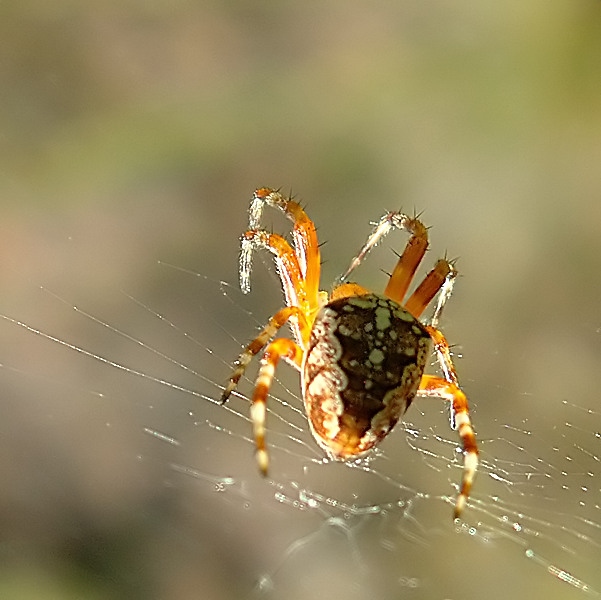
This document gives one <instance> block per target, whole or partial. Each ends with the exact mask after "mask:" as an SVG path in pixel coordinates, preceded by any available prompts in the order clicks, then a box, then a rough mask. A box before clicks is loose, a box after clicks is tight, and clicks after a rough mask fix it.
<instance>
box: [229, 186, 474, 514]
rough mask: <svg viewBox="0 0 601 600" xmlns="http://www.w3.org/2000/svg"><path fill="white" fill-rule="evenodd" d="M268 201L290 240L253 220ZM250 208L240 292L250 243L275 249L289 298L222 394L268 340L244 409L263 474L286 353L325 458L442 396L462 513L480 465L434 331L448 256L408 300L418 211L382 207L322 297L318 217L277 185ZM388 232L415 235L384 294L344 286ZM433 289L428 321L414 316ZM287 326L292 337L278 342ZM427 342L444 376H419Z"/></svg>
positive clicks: (419, 251) (447, 291)
mask: <svg viewBox="0 0 601 600" xmlns="http://www.w3.org/2000/svg"><path fill="white" fill-rule="evenodd" d="M265 206H271V207H273V208H277V209H279V210H281V211H282V212H283V213H284V214H285V215H286V216H287V217H288V218H289V219H290V220H291V221H292V222H293V223H294V226H293V245H290V244H289V243H288V241H287V240H286V239H285V238H284V237H282V236H281V235H279V234H277V233H269V232H268V231H266V230H264V229H261V228H260V221H261V216H262V213H263V209H264V207H265ZM249 215H250V219H249V228H248V231H246V232H245V233H244V234H243V235H242V238H241V253H240V286H241V288H242V291H243V292H245V293H248V292H249V291H250V272H251V267H252V254H253V251H254V250H255V249H257V248H264V249H267V250H268V251H270V252H271V253H272V254H273V255H274V260H275V264H276V266H277V270H278V274H279V277H280V279H281V282H282V286H283V289H284V296H285V300H286V306H285V307H284V308H282V309H280V310H278V311H277V312H276V313H275V314H274V315H273V316H272V317H271V318H270V319H269V321H268V323H267V325H266V326H265V327H264V328H263V330H262V331H261V332H260V333H259V335H258V336H257V337H256V338H255V339H254V340H252V341H251V342H250V344H248V346H247V347H246V348H245V349H244V351H243V352H242V353H241V354H240V356H239V357H238V359H237V360H236V361H235V363H234V368H233V372H232V375H231V377H230V378H229V380H228V382H227V385H226V386H225V388H224V390H223V394H222V396H221V402H222V403H225V402H226V401H227V399H228V397H229V396H230V394H231V393H232V392H233V391H234V390H235V389H236V387H237V385H238V382H239V381H240V378H241V377H242V375H243V374H244V372H245V370H246V368H247V366H248V365H249V363H250V361H251V360H252V358H253V357H254V356H255V355H257V354H258V353H259V352H261V350H263V348H265V350H264V352H263V357H262V359H261V366H260V368H259V373H258V376H257V380H256V384H255V388H254V392H253V396H252V401H251V407H250V415H251V421H252V425H253V433H254V439H255V444H256V455H257V460H258V463H259V468H260V471H261V472H262V474H263V475H267V471H268V467H269V456H268V453H267V447H266V444H265V414H266V401H267V396H268V394H269V389H270V386H271V383H272V380H273V377H274V373H275V369H276V366H277V364H278V362H279V360H280V359H281V358H283V359H285V360H286V361H287V362H288V363H290V364H291V365H293V366H294V367H296V368H297V369H298V370H299V371H300V373H301V388H302V396H303V401H304V405H305V412H306V415H307V419H308V421H309V425H310V429H311V433H312V434H313V437H314V438H315V440H316V441H317V443H318V444H319V446H320V447H321V448H322V449H323V450H324V451H325V453H326V454H327V455H328V456H329V457H330V458H332V459H337V460H348V459H354V458H359V457H362V456H364V455H365V454H366V453H367V452H369V450H370V449H372V448H373V447H374V446H376V445H377V444H378V443H379V442H381V441H382V440H383V439H384V438H385V437H386V436H387V435H388V433H389V432H390V431H391V430H392V428H393V427H394V425H395V424H396V423H397V421H398V420H399V419H400V418H401V417H402V415H403V414H404V413H405V411H406V410H407V408H409V405H410V404H411V402H412V400H413V398H414V397H415V396H416V395H417V396H428V397H437V398H442V399H444V400H447V401H448V402H449V403H450V407H451V426H452V427H453V428H454V429H458V432H459V437H460V438H461V441H462V443H463V454H464V466H463V478H462V481H461V486H460V488H459V493H458V495H457V498H456V501H455V508H454V518H457V517H459V515H460V514H461V512H462V511H463V509H464V508H465V505H466V502H467V498H468V496H469V493H470V489H471V486H472V481H473V479H474V476H475V473H476V467H477V465H478V449H477V446H476V437H475V434H474V430H473V429H472V425H471V422H470V417H469V410H468V402H467V398H466V396H465V394H464V393H463V391H462V390H461V388H460V387H459V383H458V380H457V374H456V372H455V367H454V366H453V362H452V360H451V353H450V350H449V344H448V343H447V340H446V338H445V337H444V335H443V334H442V332H441V331H440V330H439V329H438V322H439V319H440V315H441V312H442V309H443V307H444V305H445V303H446V302H447V300H448V299H449V297H450V295H451V291H452V288H453V283H454V280H455V277H456V275H457V272H456V270H455V268H454V264H453V261H448V260H447V259H446V258H443V259H440V260H439V261H438V262H437V263H436V264H435V266H434V268H433V269H432V270H431V271H430V272H429V273H428V274H427V275H426V277H425V278H424V280H423V281H422V282H421V283H420V284H419V285H418V286H417V288H416V289H415V291H414V292H413V293H412V294H411V295H410V296H409V297H408V298H407V299H406V300H405V301H404V298H405V296H406V294H407V291H408V289H409V286H410V284H411V281H412V280H413V277H414V275H415V272H416V270H417V268H418V266H419V264H420V262H421V261H422V259H423V257H424V254H425V253H426V250H427V249H428V231H427V229H426V227H425V226H424V225H423V224H422V223H421V221H419V219H418V218H417V217H413V218H412V217H408V216H407V215H405V214H402V213H400V212H389V213H387V214H385V215H384V216H383V217H382V218H381V219H380V221H379V222H378V223H377V224H376V227H375V228H374V230H373V231H372V233H371V235H370V236H369V237H368V239H367V241H366V243H365V245H364V246H363V247H362V248H361V250H360V252H359V254H358V255H357V256H356V257H355V258H353V260H352V261H351V264H350V266H349V268H348V269H347V271H346V272H345V273H344V274H343V275H342V276H340V277H339V278H338V279H337V280H336V283H335V285H334V286H333V289H332V291H331V293H330V294H328V293H327V292H324V291H320V290H319V277H320V269H321V263H320V250H319V243H318V240H317V233H316V229H315V225H314V223H313V221H311V219H310V218H309V217H308V216H307V214H306V213H305V211H304V210H303V208H302V207H301V206H300V205H299V204H298V202H296V201H294V200H293V199H292V198H286V197H284V196H283V195H282V194H281V193H280V192H279V191H278V190H272V189H269V188H260V189H258V190H256V191H255V193H254V196H253V199H252V201H251V204H250V209H249ZM392 229H402V230H406V231H407V232H409V234H410V238H409V241H408V242H407V245H406V246H405V249H404V251H403V253H402V254H401V255H400V257H399V259H398V262H397V264H396V267H395V268H394V270H393V272H392V274H391V275H390V278H389V280H388V284H387V286H386V288H385V290H384V294H376V293H372V292H371V291H370V290H368V289H366V288H365V287H363V286H361V285H359V284H357V283H351V282H348V281H347V279H348V277H349V275H350V274H351V273H352V272H353V271H354V269H355V268H356V267H357V266H358V265H359V264H360V263H361V262H362V261H363V259H364V258H365V257H366V256H367V254H368V253H369V251H370V250H371V249H372V248H373V247H374V246H375V245H376V244H377V243H378V242H379V241H380V240H381V239H382V238H383V237H384V236H385V235H386V234H387V233H388V232H389V231H391V230H392ZM437 294H438V299H437V303H436V306H435V309H434V313H433V316H432V318H431V319H430V321H429V322H423V321H421V320H420V317H421V315H422V313H423V312H424V310H425V309H426V307H427V306H428V305H429V304H430V302H431V301H432V300H433V298H434V297H435V296H436V295H437ZM285 323H288V324H289V325H290V327H291V329H292V333H293V336H294V339H290V338H285V337H278V338H276V339H273V338H274V337H275V335H276V334H277V332H278V331H279V329H280V328H281V327H282V326H283V325H284V324H285ZM270 340H271V341H270ZM431 343H432V344H433V345H434V350H435V352H436V356H437V359H438V362H439V364H440V368H441V370H442V375H443V377H439V376H435V375H427V374H424V367H425V365H426V362H427V360H428V356H429V354H430V346H431Z"/></svg>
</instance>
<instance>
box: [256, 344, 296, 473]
mask: <svg viewBox="0 0 601 600" xmlns="http://www.w3.org/2000/svg"><path fill="white" fill-rule="evenodd" d="M280 358H285V359H286V360H288V362H290V363H292V364H295V365H296V366H297V367H298V368H299V369H300V366H301V362H302V358H303V351H302V348H301V347H300V346H299V345H298V344H296V343H295V342H293V341H292V340H291V339H288V338H278V339H277V340H274V341H273V342H271V344H269V346H267V348H266V349H265V353H264V354H263V358H262V359H261V368H260V369H259V374H258V375H257V382H256V384H255V391H254V393H253V397H252V404H251V406H250V418H251V421H252V424H253V433H254V437H255V445H256V452H257V461H258V463H259V469H260V470H261V473H262V474H263V475H267V470H268V468H269V455H268V454H267V446H266V445H265V414H266V404H267V396H268V394H269V388H270V387H271V382H272V381H273V376H274V373H275V368H276V366H277V364H278V362H279V360H280Z"/></svg>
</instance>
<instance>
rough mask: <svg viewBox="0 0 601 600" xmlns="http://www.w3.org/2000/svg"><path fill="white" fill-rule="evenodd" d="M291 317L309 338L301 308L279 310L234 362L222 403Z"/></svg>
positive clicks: (289, 307)
mask: <svg viewBox="0 0 601 600" xmlns="http://www.w3.org/2000/svg"><path fill="white" fill-rule="evenodd" d="M291 317H294V318H295V319H296V321H297V323H296V324H297V325H298V328H299V329H300V331H301V334H302V336H303V337H305V336H306V337H307V339H308V338H309V335H310V333H311V331H310V326H309V324H308V322H307V319H306V318H305V315H304V313H303V312H302V311H301V310H300V308H298V307H296V306H286V307H285V308H282V309H281V310H279V311H278V312H277V313H275V315H273V317H271V319H269V322H268V323H267V325H265V327H264V328H263V331H261V333H259V335H258V336H257V337H256V338H255V339H254V340H253V341H252V342H251V343H250V344H248V346H247V347H246V348H245V349H244V351H243V352H242V354H240V356H239V357H238V359H237V360H236V362H235V363H234V365H235V368H234V371H233V373H232V375H231V377H230V378H229V381H228V383H227V385H226V386H225V388H224V390H223V393H222V394H221V403H222V404H223V403H225V402H226V401H227V399H228V398H229V397H230V394H231V393H232V392H233V391H234V390H235V389H236V387H237V385H238V383H239V381H240V378H241V377H242V375H244V372H245V371H246V367H248V364H249V363H250V361H251V360H252V359H253V356H256V355H257V354H258V353H259V352H260V351H261V350H262V349H263V348H264V347H265V344H267V342H269V340H270V339H271V338H272V337H273V336H274V335H275V334H276V333H277V332H278V330H279V329H280V328H281V327H282V326H283V325H284V323H286V322H287V321H288V320H289V319H290V318H291Z"/></svg>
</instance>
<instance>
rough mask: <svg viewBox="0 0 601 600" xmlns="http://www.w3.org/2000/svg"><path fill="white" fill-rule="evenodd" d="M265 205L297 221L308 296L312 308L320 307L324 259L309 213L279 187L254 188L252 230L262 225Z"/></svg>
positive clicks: (296, 243)
mask: <svg viewBox="0 0 601 600" xmlns="http://www.w3.org/2000/svg"><path fill="white" fill-rule="evenodd" d="M265 204H268V205H269V206H274V207H276V208H279V209H280V210H281V211H283V212H284V213H286V216H287V217H288V218H289V219H290V220H291V221H292V222H293V223H294V229H293V236H294V246H295V248H296V255H297V258H298V262H299V265H300V269H301V273H302V275H303V277H304V279H305V289H306V291H307V298H308V300H309V303H311V305H312V308H313V309H314V310H317V309H318V292H319V274H320V270H321V259H320V256H319V242H318V240H317V231H316V229H315V224H314V223H313V221H312V220H311V219H310V218H309V217H308V216H307V213H306V212H305V211H304V210H303V208H302V207H301V205H300V204H299V203H298V202H296V201H294V200H292V198H286V197H284V196H283V195H282V194H281V193H280V192H279V191H278V190H272V189H269V188H260V189H258V190H256V191H255V193H254V197H253V200H252V202H251V208H250V211H249V212H250V226H249V229H257V228H258V227H259V224H260V223H259V222H260V218H261V214H262V210H263V206H264V205H265Z"/></svg>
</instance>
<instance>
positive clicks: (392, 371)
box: [302, 294, 430, 459]
mask: <svg viewBox="0 0 601 600" xmlns="http://www.w3.org/2000/svg"><path fill="white" fill-rule="evenodd" d="M429 342H430V336H429V334H428V332H427V331H426V329H425V328H424V327H423V326H422V324H421V323H420V322H419V321H418V320H417V319H415V318H414V317H413V316H412V315H411V314H410V313H409V312H408V311H406V310H405V309H404V308H403V307H402V306H400V305H399V304H398V303H397V302H395V301H393V300H390V299H389V298H386V297H385V296H380V295H378V294H365V295H362V296H351V297H345V298H340V299H337V300H333V301H331V302H329V303H328V304H326V305H325V306H324V307H323V308H322V309H321V310H320V312H319V313H318V315H317V317H316V319H315V322H314V324H313V328H312V331H311V338H310V342H309V347H308V349H307V352H306V354H305V359H304V364H303V370H302V372H303V375H302V385H303V397H304V403H305V410H306V412H307V417H308V419H309V422H310V424H311V430H312V432H313V435H314V437H315V439H316V440H317V442H318V443H319V445H320V446H321V447H322V448H323V449H324V450H325V451H326V452H327V453H328V454H329V455H330V456H332V457H334V458H339V459H345V458H348V457H353V456H360V455H362V454H364V453H365V452H367V451H368V450H369V449H370V448H372V447H373V446H375V445H376V444H377V443H378V442H379V441H380V440H381V439H382V438H384V437H385V436H386V434H387V433H388V432H389V431H390V430H391V429H392V427H394V425H395V424H396V422H397V421H398V420H399V418H400V417H401V416H402V415H403V413H404V412H405V411H406V410H407V408H408V407H409V405H410V404H411V401H412V400H413V397H414V396H415V393H416V391H417V388H418V386H419V382H420V379H421V376H422V373H423V370H424V366H425V363H426V359H427V356H428V351H429Z"/></svg>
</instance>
